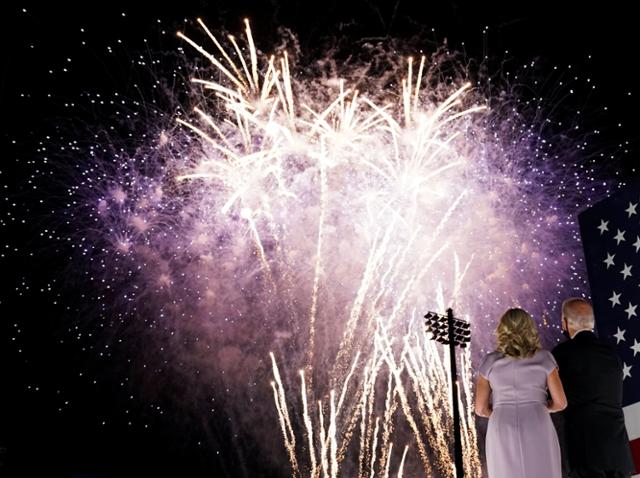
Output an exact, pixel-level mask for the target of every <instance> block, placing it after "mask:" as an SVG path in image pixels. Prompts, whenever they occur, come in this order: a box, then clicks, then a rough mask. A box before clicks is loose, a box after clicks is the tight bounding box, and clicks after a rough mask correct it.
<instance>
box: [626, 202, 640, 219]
mask: <svg viewBox="0 0 640 478" xmlns="http://www.w3.org/2000/svg"><path fill="white" fill-rule="evenodd" d="M637 205H638V203H635V204H633V203H632V202H631V201H629V207H628V208H627V209H625V211H627V214H629V217H631V216H633V215H634V214H638V213H637V212H636V206H637Z"/></svg>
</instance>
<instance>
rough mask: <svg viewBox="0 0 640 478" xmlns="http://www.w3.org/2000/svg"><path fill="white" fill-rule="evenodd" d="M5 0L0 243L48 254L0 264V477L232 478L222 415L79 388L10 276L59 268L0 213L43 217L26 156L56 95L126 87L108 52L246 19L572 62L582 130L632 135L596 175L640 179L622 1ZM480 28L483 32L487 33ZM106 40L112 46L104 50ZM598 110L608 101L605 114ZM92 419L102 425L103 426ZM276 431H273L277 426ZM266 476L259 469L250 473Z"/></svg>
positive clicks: (39, 315)
mask: <svg viewBox="0 0 640 478" xmlns="http://www.w3.org/2000/svg"><path fill="white" fill-rule="evenodd" d="M5 3H9V4H5V5H3V6H2V7H0V8H1V9H2V12H1V14H0V22H2V35H3V41H2V43H1V47H0V48H2V58H1V60H0V61H1V63H0V64H1V65H2V75H1V76H0V107H1V109H2V117H3V119H4V121H3V123H4V126H3V128H2V130H0V137H1V138H2V142H3V145H4V146H3V154H2V164H1V165H0V171H1V172H2V173H1V174H0V187H2V188H4V190H3V191H2V194H1V195H0V199H1V200H2V201H4V202H5V204H4V205H3V206H2V207H0V214H2V215H3V218H4V221H3V223H1V224H2V227H1V228H0V248H3V249H6V250H11V249H12V248H16V247H18V246H22V245H24V244H27V246H26V248H25V250H26V251H29V250H32V249H34V248H35V249H39V250H40V252H39V253H38V257H39V258H44V259H42V260H40V259H39V260H38V261H34V259H33V257H30V256H29V255H28V252H20V253H17V254H11V253H10V252H8V253H6V254H5V255H4V256H3V257H2V258H0V271H1V274H2V281H3V282H2V284H3V289H2V293H0V358H1V362H0V363H1V366H0V395H1V397H2V398H1V399H0V404H1V406H0V475H1V476H27V474H28V475H29V476H36V475H35V474H34V473H39V474H40V476H50V477H53V476H77V477H80V476H96V477H98V476H105V477H107V476H109V477H115V476H151V475H152V474H155V476H164V475H167V474H169V473H173V476H210V477H211V476H221V474H222V473H226V474H227V475H228V476H234V473H235V472H234V471H233V467H231V468H229V467H228V466H227V465H225V460H226V459H225V457H224V455H225V453H229V448H230V447H231V445H230V444H229V443H227V444H225V443H224V441H225V439H224V430H225V428H224V424H221V425H220V430H222V431H221V435H220V436H218V437H214V438H211V437H207V436H203V435H202V434H201V433H199V432H196V431H193V432H192V431H190V430H189V429H188V428H187V427H185V425H184V424H183V423H181V422H180V420H177V419H174V418H173V417H172V416H171V414H172V413H178V412H179V411H178V410H173V411H171V408H168V410H169V411H168V412H167V415H169V416H162V417H155V418H149V417H143V418H142V419H141V418H140V417H141V416H142V415H140V416H135V415H136V414H142V412H140V411H139V409H138V408H137V407H136V405H135V404H133V405H132V404H130V403H129V402H128V393H127V389H128V387H131V388H132V389H135V386H133V385H125V386H122V385H121V384H120V383H119V381H118V380H116V379H114V380H113V381H112V382H109V381H107V382H106V383H102V384H101V385H100V386H99V387H97V388H96V387H91V386H90V383H89V382H90V380H89V379H87V380H85V379H82V380H78V379H77V377H76V376H75V375H73V376H72V374H71V372H68V370H71V369H73V368H74V367H73V366H74V364H77V362H78V361H83V360H86V357H87V351H86V350H83V349H82V348H83V347H82V346H79V345H73V344H68V345H66V344H62V345H61V344H60V343H59V342H60V339H63V340H64V339H65V338H67V337H69V336H72V334H70V333H69V330H68V328H69V323H68V322H67V319H68V311H67V312H65V310H64V304H59V306H58V308H56V307H55V306H51V305H50V304H51V301H46V304H45V301H40V299H39V298H38V297H40V296H39V295H37V294H33V291H31V290H25V287H24V286H23V285H22V283H23V282H26V283H28V284H31V285H30V287H33V288H45V289H46V284H47V283H48V278H49V275H48V274H50V272H51V271H55V270H57V269H56V268H57V267H59V266H60V264H58V263H57V262H56V261H57V260H58V259H55V258H53V257H52V256H49V255H47V254H48V253H47V250H46V247H45V246H44V245H43V242H41V241H40V239H39V238H38V237H34V235H35V234H37V232H36V231H39V230H40V229H39V228H38V226H37V224H35V226H34V225H33V223H31V225H24V226H23V225H20V224H16V222H15V221H13V220H11V217H10V215H8V214H7V211H8V210H9V209H10V208H8V207H6V206H7V202H11V201H13V200H14V198H15V197H17V198H18V199H17V200H18V201H33V204H32V209H31V212H30V214H34V215H37V214H42V213H43V211H40V210H39V209H38V205H37V201H35V200H33V198H32V197H31V196H29V194H28V192H26V191H25V190H24V188H26V187H27V186H26V184H28V183H27V182H26V181H27V179H28V178H27V176H26V175H27V173H25V168H24V165H25V164H26V163H28V162H29V161H30V160H31V159H34V158H36V157H37V156H38V155H37V154H36V153H35V149H36V148H37V142H38V141H39V140H40V139H42V138H43V137H44V136H46V135H47V134H48V132H49V131H55V124H56V121H58V119H60V118H61V117H64V116H65V115H67V114H68V109H67V108H66V107H65V106H64V105H65V103H67V102H69V101H71V102H73V101H77V100H78V95H79V94H80V93H81V92H83V91H93V92H95V91H104V92H110V91H122V90H125V91H126V90H127V89H128V88H130V87H131V84H132V82H134V81H135V80H136V78H135V77H134V76H135V75H134V74H133V73H132V72H131V70H130V69H129V67H128V66H127V65H128V64H129V63H128V61H129V59H127V58H123V57H121V56H120V55H119V52H123V53H124V54H129V55H131V57H133V56H134V55H136V54H137V53H138V52H141V51H144V49H145V44H144V42H143V39H145V38H146V39H147V40H148V42H149V43H148V44H149V45H150V48H151V49H154V50H160V49H166V50H175V48H177V47H178V46H179V45H180V42H179V41H178V39H177V38H176V37H175V35H174V32H175V31H176V30H178V29H182V25H183V19H185V18H186V19H189V20H193V19H194V18H195V17H196V16H200V17H202V18H203V19H205V20H206V22H207V23H208V24H209V26H210V27H211V28H212V30H215V29H217V28H220V27H226V28H227V29H228V30H230V31H234V30H240V29H241V27H242V24H241V19H242V18H243V17H245V16H246V17H249V18H250V19H251V21H252V26H253V30H254V33H255V36H256V42H257V43H258V44H260V45H264V44H268V43H269V42H270V41H273V40H274V39H275V38H276V32H277V27H279V26H287V27H290V28H291V29H292V30H293V31H295V32H297V33H298V35H299V39H300V42H301V46H302V50H303V51H305V50H306V51H313V50H314V49H315V48H317V46H318V45H319V44H322V43H323V42H324V41H325V40H326V39H327V38H335V37H343V38H347V39H352V40H359V39H361V38H363V37H367V38H371V37H375V38H384V37H395V38H411V37H415V36H420V37H421V38H425V39H430V40H433V41H435V42H442V41H443V40H444V39H445V38H446V39H447V40H448V42H449V45H450V46H451V47H452V48H454V49H464V51H466V53H467V55H468V56H469V57H470V58H482V56H483V55H488V56H489V57H490V58H491V61H494V62H496V64H498V63H500V61H501V59H504V58H509V59H510V60H509V64H510V65H515V66H517V65H519V64H523V63H525V62H527V61H529V60H531V59H534V58H537V59H539V60H540V62H541V64H542V65H543V68H546V69H548V71H550V72H551V71H553V67H554V66H556V65H557V66H558V67H559V68H560V69H563V70H565V69H567V68H568V66H569V65H571V68H572V71H575V72H576V74H579V75H580V76H581V77H590V78H592V79H593V82H594V83H595V84H597V85H598V89H597V91H596V93H594V94H592V95H591V97H590V98H589V104H590V108H592V110H593V112H594V113H593V114H594V119H593V122H594V124H597V125H598V126H599V127H600V128H602V129H603V130H604V131H606V132H607V134H606V135H605V136H603V139H602V141H603V147H604V148H609V149H611V148H613V149H616V148H615V147H613V146H612V145H615V144H616V143H623V142H624V141H629V142H630V145H629V147H628V149H629V153H628V154H626V155H621V156H620V158H619V160H617V161H609V162H607V164H606V165H604V167H605V169H606V170H607V171H608V173H607V174H613V173H614V172H615V170H616V169H618V170H619V171H620V172H621V173H620V176H619V177H621V178H624V177H628V176H629V175H630V174H636V175H637V173H636V169H635V168H636V167H635V164H636V163H635V158H636V157H637V149H638V143H637V139H638V138H639V136H640V134H639V133H638V131H639V128H638V127H639V126H640V124H639V122H638V120H637V117H636V111H637V110H638V108H637V107H638V103H639V102H638V99H639V98H640V91H639V90H637V88H636V84H637V76H636V74H635V73H634V71H633V70H634V68H635V66H636V64H637V51H638V46H639V44H638V43H639V42H638V32H637V28H638V27H637V24H636V23H637V22H636V19H637V17H636V16H635V15H633V14H632V13H631V6H630V3H629V2H619V1H618V2H614V1H610V2H600V3H594V6H592V7H591V6H587V2H577V1H573V0H572V1H570V2H559V1H549V0H543V1H538V2H505V3H504V5H499V4H496V3H488V2H477V1H476V2H468V4H464V3H463V2H458V1H449V0H445V1H443V2H439V3H436V2H431V1H428V0H424V1H421V2H407V1H397V2H390V1H381V0H380V1H361V0H355V1H347V0H331V1H324V2H313V1H310V0H304V1H277V0H271V1H266V0H264V1H254V2H249V1H244V0H237V1H234V2H207V1H204V0H201V1H192V0H179V1H174V2H171V3H170V4H167V5H159V3H161V2H153V3H151V2H148V4H147V5H144V6H143V3H145V2H134V1H131V2H128V3H124V2H123V3H121V4H120V5H118V4H117V2H83V3H82V4H81V5H75V4H74V5H71V4H68V5H67V4H65V3H64V2H46V3H47V5H46V6H45V5H43V6H37V5H35V4H29V3H13V2H5ZM11 3H13V4H11ZM43 3H45V2H43ZM24 10H26V11H24ZM123 13H124V15H123ZM158 20H160V22H158ZM485 27H488V33H483V31H484V29H485ZM81 29H84V31H81ZM189 29H191V31H194V30H195V26H193V25H190V26H188V27H187V30H189ZM432 29H433V30H432ZM163 30H164V31H165V32H166V33H164V34H163V33H162V31H163ZM118 40H121V41H122V43H118ZM83 41H85V42H86V45H82V42H83ZM463 44H464V46H463ZM107 46H112V47H113V48H114V51H115V52H116V54H115V55H105V53H104V52H105V51H106V48H107ZM265 49H266V48H265ZM505 50H508V52H509V53H505ZM589 57H590V58H589ZM67 58H69V59H70V61H68V60H67ZM65 69H67V70H68V71H64V70H65ZM49 70H52V71H53V73H49ZM630 92H631V95H629V93H630ZM605 106H606V107H607V108H608V110H607V112H606V114H604V113H603V114H601V112H602V111H604V109H603V108H604V107H605ZM90 114H91V112H89V113H88V117H89V116H90ZM98 114H99V112H98ZM564 114H568V113H567V112H565V113H564ZM618 123H620V124H621V125H622V126H618ZM52 135H53V136H55V133H53V134H52ZM605 143H606V144H605ZM619 149H620V148H618V150H619ZM622 149H625V148H622ZM7 191H9V193H7ZM28 198H31V199H28ZM13 214H14V215H15V211H14V212H13ZM21 251H22V249H21ZM81 288H82V287H81V285H79V289H81ZM76 310H77V309H76ZM84 344H85V345H86V342H84ZM18 350H20V352H19V351H18ZM100 367H101V363H100V361H99V360H96V361H95V362H91V363H88V364H87V367H86V369H87V370H88V372H87V375H88V376H90V375H91V370H92V369H97V368H100ZM125 367H126V366H124V365H123V368H125ZM116 375H117V374H114V377H115V376H116ZM118 376H119V375H118ZM66 402H72V405H69V406H67V405H68V404H67V403H66ZM125 410H129V411H128V412H125ZM128 415H133V416H134V417H133V421H134V422H135V423H138V422H141V420H142V421H145V420H146V423H149V424H150V428H149V429H145V428H142V427H139V426H130V425H128V422H129V421H130V420H129V416H128ZM102 419H104V420H106V421H108V422H109V425H108V426H106V427H105V426H102V425H101V422H102V421H103V420H102ZM177 422H180V423H177ZM221 437H222V438H221ZM274 439H278V440H279V435H278V434H277V433H275V432H274ZM207 440H212V441H213V442H215V443H216V447H213V446H210V445H207V443H210V442H208V441H207ZM214 448H215V449H216V452H215V453H213V451H212V450H213V449H214ZM234 459H237V458H234V457H231V458H229V459H228V460H227V461H228V462H233V460H234ZM267 461H270V460H267ZM262 462H263V460H262V459H261V458H260V457H253V458H247V463H249V467H251V466H256V467H259V466H262V465H260V464H261V463H262ZM265 466H266V465H265ZM272 473H275V472H274V471H273V470H270V469H269V468H264V467H263V468H262V470H261V471H260V472H255V476H273V475H272ZM238 476H240V475H238Z"/></svg>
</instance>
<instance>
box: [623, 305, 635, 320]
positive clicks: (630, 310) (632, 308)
mask: <svg viewBox="0 0 640 478" xmlns="http://www.w3.org/2000/svg"><path fill="white" fill-rule="evenodd" d="M637 307H638V306H637V305H633V304H632V303H631V302H629V307H627V308H626V309H624V311H625V312H626V313H627V319H630V318H631V317H632V316H633V317H637V315H636V308H637Z"/></svg>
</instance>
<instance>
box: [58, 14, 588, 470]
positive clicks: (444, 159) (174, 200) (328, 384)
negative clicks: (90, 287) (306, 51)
mask: <svg viewBox="0 0 640 478" xmlns="http://www.w3.org/2000/svg"><path fill="white" fill-rule="evenodd" d="M198 23H199V25H200V27H201V28H202V31H203V35H202V37H203V42H205V41H206V42H208V43H206V46H203V45H205V44H204V43H201V42H200V41H196V40H193V39H192V36H191V34H190V35H189V36H186V35H184V34H182V33H180V34H179V36H180V38H181V39H183V40H184V41H185V42H186V43H187V44H188V45H190V46H191V47H193V48H194V49H195V51H197V52H198V53H199V54H200V55H202V56H203V57H204V58H205V59H206V60H207V61H209V62H210V63H211V65H210V67H209V68H199V69H198V70H197V75H196V76H195V77H193V78H192V79H191V85H190V88H191V92H192V94H191V95H190V98H194V100H193V101H194V104H193V105H191V106H192V107H193V108H192V110H191V111H190V112H189V113H186V114H176V115H175V116H177V117H176V118H174V120H175V122H173V121H172V124H171V125H165V127H164V128H163V130H162V132H161V133H159V134H158V135H157V140H156V142H155V143H154V144H153V145H151V147H150V148H148V149H145V150H142V149H141V150H140V151H138V152H136V154H134V155H132V156H131V157H128V158H124V157H123V155H121V154H118V153H113V157H112V158H111V161H110V162H108V163H106V164H110V165H111V166H105V165H104V164H103V165H100V164H101V163H100V161H99V160H96V163H95V166H92V167H89V168H86V169H85V170H84V172H83V173H82V181H81V182H80V183H79V184H77V185H74V186H73V188H72V191H71V194H72V195H74V196H75V197H77V198H79V200H77V201H76V202H74V204H77V205H78V207H77V208H76V209H74V210H73V214H72V215H71V216H70V218H71V219H72V220H73V221H76V222H77V223H78V225H79V226H78V230H79V231H80V233H79V235H81V236H82V243H83V251H84V252H83V256H86V257H89V258H90V259H89V260H88V262H86V264H88V265H89V268H90V269H91V270H92V274H93V275H95V277H96V279H95V280H96V283H97V284H96V287H97V288H98V290H100V291H102V292H101V293H102V294H103V295H100V297H99V300H101V302H102V303H103V309H102V310H101V315H103V316H108V315H110V314H112V313H111V312H109V309H111V310H117V311H119V312H118V313H117V317H118V320H117V321H116V322H117V326H118V327H120V328H122V329H125V330H127V331H130V334H131V336H134V337H136V340H139V339H140V337H142V338H143V339H144V342H143V343H144V344H145V346H146V347H147V350H149V351H148V352H145V353H143V352H141V353H140V355H141V356H142V357H143V359H141V362H144V366H145V367H146V362H149V363H159V360H157V359H155V358H153V355H154V353H155V354H159V355H161V356H162V357H163V358H162V360H161V362H162V363H163V366H164V367H166V368H169V369H170V370H171V372H172V373H173V374H174V375H175V376H176V377H180V378H181V380H183V381H184V385H185V386H188V387H189V390H190V395H192V396H200V395H202V394H207V395H213V396H214V397H218V398H219V403H221V406H222V407H223V408H224V410H225V413H226V414H227V415H228V416H229V417H230V422H231V423H232V425H230V426H231V428H232V429H245V430H249V431H246V432H245V433H246V435H249V436H251V437H252V439H253V440H254V441H261V440H263V437H264V436H265V434H266V433H268V432H269V431H272V428H273V427H274V426H277V425H278V424H279V427H280V432H281V435H282V440H283V444H284V450H285V453H286V457H287V458H288V460H289V470H290V471H291V474H292V475H293V476H309V477H313V478H315V477H323V478H324V477H331V478H333V477H338V476H358V477H363V478H364V477H373V476H382V477H388V476H392V475H396V476H403V474H404V475H408V476H418V475H424V476H443V477H446V476H453V465H452V450H451V446H450V443H449V440H448V430H450V429H451V418H450V415H451V403H450V395H449V385H448V382H447V377H448V370H447V367H448V365H447V364H448V357H447V355H446V353H447V352H446V350H443V349H441V348H440V346H438V345H436V344H434V343H432V342H430V341H428V340H427V337H426V336H425V333H424V330H423V324H422V319H421V317H422V315H423V313H424V312H425V311H427V310H442V311H443V310H445V309H446V308H447V307H449V306H452V307H454V308H455V309H456V311H457V313H458V314H459V315H460V316H461V317H464V318H466V319H468V320H470V322H471V324H472V326H473V328H474V343H473V347H474V349H473V351H470V350H465V351H464V353H463V354H462V356H461V358H460V359H461V361H462V363H461V367H460V369H461V377H460V383H461V390H462V391H463V394H462V398H461V404H460V406H461V410H463V411H464V412H463V413H462V419H463V423H462V427H463V442H464V449H465V455H464V461H465V467H466V469H467V472H468V473H469V474H470V475H472V476H480V474H481V464H480V460H479V455H478V446H477V436H476V426H475V422H474V417H473V414H472V412H471V410H472V407H471V405H470V404H471V399H472V393H471V380H472V368H471V362H472V353H475V354H478V353H480V352H482V351H484V349H485V348H486V347H487V346H488V345H489V344H490V342H491V328H492V326H491V325H490V324H492V323H493V320H494V318H495V317H496V316H498V314H499V312H501V311H502V310H503V309H505V308H507V307H509V306H511V305H513V304H523V305H525V306H527V308H529V309H532V311H533V312H534V313H535V314H537V315H538V316H540V315H541V314H542V313H543V312H546V311H549V310H551V309H553V307H554V305H553V304H554V301H555V299H554V297H553V294H560V293H566V290H567V289H570V290H576V289H580V288H581V287H583V285H584V284H583V280H582V278H581V276H580V274H579V269H578V272H577V273H574V271H575V270H576V267H578V268H579V267H580V266H579V259H577V258H576V257H577V256H576V253H577V251H578V242H577V240H574V241H573V242H572V241H564V242H561V241H560V239H561V238H567V237H574V238H575V233H576V228H575V224H574V221H573V218H572V209H571V208H570V207H569V205H571V200H572V197H571V196H570V195H569V193H568V191H567V190H566V188H564V187H563V186H562V184H564V183H563V179H560V178H561V176H562V175H561V174H559V173H558V171H556V170H555V169H554V168H553V166H552V165H551V164H550V158H551V157H552V155H553V154H557V153H558V147H557V146H556V149H553V148H552V147H551V146H550V145H549V144H548V143H547V142H545V141H544V137H543V135H542V133H541V132H540V130H539V124H538V123H536V122H535V121H533V122H529V121H528V119H527V118H526V115H525V114H523V113H522V111H520V110H519V109H518V108H516V107H514V105H515V103H514V98H513V97H512V96H511V95H510V94H507V95H502V96H500V95H494V94H493V93H494V91H493V90H491V89H489V88H488V87H487V86H486V85H483V84H481V83H479V82H478V81H476V82H472V81H470V80H469V78H468V76H469V75H468V74H467V73H468V72H466V71H465V70H464V69H461V68H458V69H454V70H453V73H452V72H451V71H447V70H446V68H445V67H444V64H445V63H446V62H447V61H448V62H449V63H451V62H453V63H455V61H453V60H447V59H445V58H444V57H445V56H444V55H443V54H441V53H438V54H435V53H434V54H433V55H432V56H430V57H426V56H421V57H419V58H417V59H414V58H411V57H408V58H406V57H398V56H393V55H390V54H389V53H388V51H386V50H385V48H384V47H380V48H381V50H380V51H384V53H385V55H381V56H384V59H380V58H377V59H376V61H375V62H372V63H371V64H361V63H359V64H357V65H355V66H353V65H342V66H338V65H337V64H336V63H335V62H334V61H333V60H332V59H331V58H326V59H324V60H323V62H324V63H330V64H331V65H332V66H331V67H330V68H327V69H326V71H329V72H330V73H326V71H325V72H324V73H318V72H317V69H316V70H314V69H313V68H308V69H303V68H302V67H299V65H297V64H296V60H295V57H294V56H292V55H290V54H288V53H287V51H285V50H280V51H279V52H277V53H276V54H274V55H271V56H265V55H264V54H263V53H261V52H260V51H259V50H258V49H257V48H256V46H255V44H254V41H253V37H252V34H251V29H250V27H249V23H248V22H246V23H245V34H244V38H243V39H237V38H235V37H233V36H229V37H228V38H226V39H224V40H223V39H220V38H218V37H217V36H216V35H215V34H214V33H213V32H211V31H210V30H209V29H208V28H207V27H206V25H205V24H204V22H202V21H200V20H198ZM389 50H390V49H389ZM382 60H384V61H382ZM380 62H383V63H384V65H385V66H384V68H382V69H381V68H380ZM374 66H375V67H374ZM92 156H93V157H95V158H99V157H100V156H102V155H101V154H99V153H96V154H94V155H92ZM83 260H86V259H85V258H84V257H83ZM109 301H112V302H110V303H109V307H106V306H104V305H105V304H106V303H107V302H109ZM113 315H115V314H113ZM110 320H111V319H110ZM149 380H150V381H153V378H151V379H149ZM194 390H200V392H197V391H194ZM220 397H222V398H220ZM267 402H268V404H267ZM249 407H250V408H251V409H249V410H248V408H249ZM267 410H271V411H267ZM274 410H275V413H274V412H273V411H274ZM267 418H268V419H269V420H271V421H269V420H267ZM238 447H239V448H242V445H241V444H240V445H238ZM261 450H262V451H263V452H265V453H266V452H267V451H266V450H272V448H271V445H270V444H264V446H263V448H262V449H261ZM245 474H246V470H245Z"/></svg>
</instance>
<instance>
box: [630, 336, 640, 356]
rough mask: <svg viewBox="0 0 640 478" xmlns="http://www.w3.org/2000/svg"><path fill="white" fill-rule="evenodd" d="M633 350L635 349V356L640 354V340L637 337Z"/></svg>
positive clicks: (634, 340)
mask: <svg viewBox="0 0 640 478" xmlns="http://www.w3.org/2000/svg"><path fill="white" fill-rule="evenodd" d="M631 350H633V356H634V357H635V356H636V354H640V342H638V341H637V340H636V339H633V345H632V346H631Z"/></svg>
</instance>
